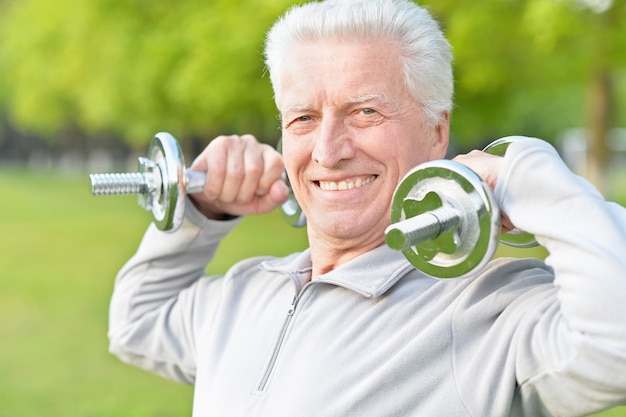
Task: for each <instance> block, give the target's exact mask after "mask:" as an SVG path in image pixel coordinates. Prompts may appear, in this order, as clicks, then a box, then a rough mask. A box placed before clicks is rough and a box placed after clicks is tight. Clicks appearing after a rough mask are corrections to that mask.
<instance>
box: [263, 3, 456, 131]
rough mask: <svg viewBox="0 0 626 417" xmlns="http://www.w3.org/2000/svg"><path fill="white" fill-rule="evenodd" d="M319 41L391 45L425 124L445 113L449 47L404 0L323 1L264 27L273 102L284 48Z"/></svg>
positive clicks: (426, 15) (449, 87)
mask: <svg viewBox="0 0 626 417" xmlns="http://www.w3.org/2000/svg"><path fill="white" fill-rule="evenodd" d="M320 39H331V40H333V39H334V40H339V39H343V40H345V39H363V40H377V39H385V40H391V41H392V42H396V43H397V45H398V46H399V49H400V51H401V52H400V54H401V56H400V59H401V63H402V67H403V69H404V79H405V83H406V86H407V88H408V89H409V91H410V93H411V95H412V96H413V98H415V99H416V100H417V101H418V102H419V103H420V105H421V106H422V111H423V113H424V119H425V121H426V124H427V125H429V126H431V127H434V126H437V125H438V124H439V123H440V122H441V121H442V118H443V117H444V113H446V112H447V113H449V112H450V111H451V109H452V96H453V90H454V86H453V84H454V82H453V76H452V52H451V47H450V44H449V42H448V41H447V39H446V38H445V36H444V35H443V32H442V30H441V29H440V27H439V25H438V23H437V22H436V21H435V20H434V19H433V17H432V16H431V15H430V13H429V12H428V11H427V10H426V9H424V8H422V7H420V6H418V5H416V4H415V3H412V2H410V1H408V0H326V1H322V2H312V3H307V4H304V5H302V6H294V7H292V8H291V9H289V10H288V11H287V12H286V13H285V14H284V15H283V16H282V17H281V18H280V19H279V20H278V21H277V22H276V23H275V24H274V26H273V27H272V28H271V29H270V31H269V32H268V34H267V39H266V43H265V64H266V66H267V69H268V71H269V74H270V80H271V82H272V86H273V88H274V94H275V99H276V101H277V102H278V101H279V100H280V97H279V94H280V79H281V70H282V63H283V62H284V61H285V59H287V56H288V53H289V51H290V49H291V48H294V47H296V46H297V45H298V44H301V43H304V42H307V41H316V40H320Z"/></svg>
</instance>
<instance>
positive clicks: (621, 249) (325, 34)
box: [109, 0, 626, 417]
mask: <svg viewBox="0 0 626 417" xmlns="http://www.w3.org/2000/svg"><path fill="white" fill-rule="evenodd" d="M450 61H451V54H450V48H449V45H448V43H447V41H446V40H445V38H444V37H443V34H442V33H441V30H440V29H439V27H438V25H437V24H436V23H435V22H434V20H433V19H432V18H431V16H430V15H429V14H428V13H427V12H426V11H425V10H424V9H422V8H420V7H418V6H416V5H415V4H413V3H411V2H408V1H405V0H354V1H345V0H344V1H341V0H337V1H325V2H320V3H309V4H305V5H303V6H300V7H295V8H293V9H291V10H290V11H288V12H287V14H286V15H285V16H284V17H283V18H282V19H280V20H279V21H278V22H277V23H276V24H275V26H274V27H273V28H272V29H271V31H270V32H269V34H268V38H267V44H266V62H267V66H268V68H269V71H270V75H271V81H272V84H273V87H274V92H275V99H276V105H277V107H278V109H279V111H280V115H281V123H282V135H283V157H281V156H280V155H279V154H278V153H276V152H275V151H274V150H273V149H272V148H270V147H269V146H267V145H264V144H260V143H258V142H257V141H256V140H255V139H254V137H252V136H249V135H244V136H223V137H218V138H216V139H215V140H213V141H212V142H211V143H210V144H209V145H208V146H207V148H206V150H205V151H204V152H203V153H202V154H201V155H200V156H199V157H198V158H197V159H196V160H195V162H194V163H193V165H192V168H193V169H194V170H200V171H206V172H207V183H206V187H205V189H204V192H203V193H199V194H194V195H192V196H191V197H190V198H191V200H192V202H193V205H192V204H190V205H189V208H188V210H187V213H186V219H185V222H184V224H183V226H182V227H181V228H180V229H179V230H178V231H176V232H175V233H171V234H167V233H162V232H159V231H158V230H157V229H156V228H154V227H150V228H149V229H148V231H147V232H146V235H145V237H144V240H143V242H142V244H141V246H140V247H139V249H138V252H137V253H136V255H135V256H134V257H133V258H132V259H131V260H130V261H129V262H128V263H127V264H126V265H125V266H124V268H123V269H122V270H121V271H120V273H119V275H118V277H117V281H116V287H115V290H114V294H113V300H112V304H111V317H110V318H111V322H110V332H109V336H110V340H111V351H112V352H114V353H115V354H116V355H118V356H119V357H120V358H121V359H122V360H124V361H127V362H129V363H132V364H135V365H137V366H140V367H143V368H145V369H147V370H150V371H153V372H156V373H158V374H161V375H163V376H165V377H168V378H171V379H174V380H177V381H181V382H186V383H194V384H195V398H194V408H193V410H194V416H220V417H225V416H229V417H230V416H253V415H254V416H272V417H276V416H465V415H466V416H506V415H514V416H522V415H527V416H538V415H559V416H575V415H584V414H586V413H591V412H594V411H597V410H601V409H603V408H607V407H610V406H612V405H615V404H619V403H621V402H623V401H624V400H625V398H626V322H625V321H624V319H623V318H624V317H625V316H626V302H625V301H624V297H625V295H626V277H625V276H624V274H625V271H626V256H625V255H624V254H625V253H626V251H625V249H626V213H625V210H624V209H623V208H622V207H620V206H618V205H616V204H612V203H607V202H605V201H604V200H603V198H602V197H601V196H600V194H599V193H598V192H597V191H596V190H594V189H593V188H592V187H591V186H590V185H589V184H588V183H586V182H585V181H584V180H582V179H580V178H578V177H576V176H574V175H573V174H572V173H570V172H569V171H568V170H567V168H566V167H565V166H564V164H563V163H562V161H561V160H560V159H559V158H558V156H557V154H556V152H555V151H554V149H553V148H551V147H550V146H549V145H547V144H546V143H545V142H542V141H539V140H536V139H523V140H519V141H516V142H515V143H513V144H512V145H510V146H509V149H508V151H507V154H506V156H505V157H503V158H502V157H496V156H490V155H485V154H483V153H481V152H473V153H470V154H468V155H465V156H460V157H457V160H458V161H459V162H461V163H464V164H466V165H468V166H470V167H471V168H472V169H474V170H475V171H476V172H477V173H479V175H481V176H482V177H483V179H484V180H485V181H486V182H487V183H488V184H489V185H490V186H491V187H492V188H493V189H494V191H495V196H496V199H497V201H498V203H499V205H500V207H501V209H502V211H503V213H504V214H505V217H506V219H507V221H510V222H511V224H512V225H515V226H517V227H520V228H522V229H524V230H527V231H528V232H531V233H533V234H535V235H536V237H537V239H538V240H539V242H540V243H542V244H543V245H544V246H545V247H546V248H547V249H548V250H549V252H550V257H549V258H548V259H547V261H546V263H544V262H541V261H538V260H532V259H525V260H513V259H499V260H495V261H492V262H491V263H490V264H489V265H488V267H487V268H486V269H484V270H483V271H480V272H477V273H476V274H474V275H472V276H470V277H469V278H465V279H450V280H438V279H434V278H431V277H428V276H425V275H424V274H422V273H421V272H419V271H418V270H416V269H415V268H413V267H412V266H411V264H409V263H408V261H407V260H406V259H404V257H403V256H402V255H401V254H400V253H398V252H395V251H393V250H391V249H389V248H388V247H387V246H386V245H385V244H384V230H385V228H386V227H387V226H388V225H389V221H390V220H389V212H390V201H391V198H392V194H393V192H394V190H395V188H396V186H397V185H398V183H399V181H400V179H401V178H402V177H403V176H404V174H406V173H407V171H408V170H410V169H411V168H412V167H414V166H415V165H417V164H419V163H421V162H424V161H427V160H432V159H439V158H443V157H444V155H445V152H446V148H447V144H448V128H449V117H450V110H451V106H452V104H451V97H452V74H451V65H450ZM283 169H286V171H287V173H288V176H289V178H290V180H291V184H292V186H293V191H294V193H295V195H296V197H297V200H298V201H299V203H300V204H301V206H302V209H303V211H304V213H305V214H306V216H307V219H308V237H309V246H310V247H309V249H307V250H306V251H304V252H302V253H295V254H293V255H291V256H287V257H285V258H280V259H278V258H272V257H266V258H254V259H248V260H243V261H242V262H240V263H238V264H236V265H235V266H233V267H232V268H231V269H230V270H229V271H228V272H227V274H226V275H225V276H212V277H206V276H205V267H206V265H207V263H209V262H210V261H211V259H212V257H213V256H214V254H215V251H216V248H217V246H218V245H219V242H220V240H221V239H222V238H223V237H224V236H225V235H226V234H227V233H228V232H229V231H230V230H232V228H233V227H235V225H236V224H237V222H238V218H240V217H241V216H245V215H252V214H261V213H267V212H269V211H271V210H273V209H275V208H276V207H278V206H279V205H280V204H281V203H283V202H284V201H285V200H286V198H287V194H288V190H287V189H286V186H285V184H284V183H283V181H282V180H281V179H280V178H281V173H282V171H283Z"/></svg>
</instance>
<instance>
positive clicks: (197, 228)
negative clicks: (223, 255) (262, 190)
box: [108, 204, 238, 383]
mask: <svg viewBox="0 0 626 417" xmlns="http://www.w3.org/2000/svg"><path fill="white" fill-rule="evenodd" d="M237 223H238V219H235V220H230V221H211V220H208V219H206V218H204V216H203V215H202V214H200V213H199V212H198V211H197V210H196V209H195V208H194V207H193V204H187V207H186V213H185V220H184V222H183V224H182V226H181V227H180V228H179V229H178V230H177V231H175V232H173V233H166V232H162V231H159V230H158V229H157V228H156V227H155V226H154V225H153V224H152V225H150V227H149V228H148V230H147V231H146V233H145V235H144V237H143V240H142V242H141V244H140V245H139V248H138V250H137V253H136V254H135V255H134V256H133V257H132V258H131V259H130V260H129V261H128V262H127V263H126V265H124V267H123V268H122V269H121V270H120V272H119V273H118V275H117V277H116V280H115V287H114V289H113V295H112V298H111V304H110V311H109V332H108V336H109V342H110V345H109V350H110V351H111V353H113V354H115V355H116V356H118V357H119V358H120V359H121V360H122V361H124V362H127V363H130V364H133V365H136V366H138V367H140V368H143V369H146V370H149V371H151V372H154V373H157V374H159V375H161V376H164V377H166V378H169V379H172V380H175V381H179V382H185V383H193V382H194V380H195V372H196V371H195V368H196V365H195V363H196V349H195V345H196V343H195V335H196V334H197V331H198V329H199V328H202V327H203V326H204V325H205V324H206V323H208V322H210V320H211V318H212V317H213V316H214V313H215V309H216V308H217V304H218V301H217V300H218V299H219V294H220V287H221V285H222V284H221V282H222V278H221V277H211V278H209V277H206V276H205V268H206V265H207V264H208V263H209V261H210V260H211V259H212V258H213V256H214V255H215V252H216V251H217V248H218V245H219V243H220V241H221V240H222V239H223V238H224V237H225V236H226V235H227V234H228V232H229V231H231V230H232V228H233V227H234V226H235V225H236V224H237ZM199 298H201V300H200V299H199Z"/></svg>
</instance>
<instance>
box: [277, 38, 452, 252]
mask: <svg viewBox="0 0 626 417" xmlns="http://www.w3.org/2000/svg"><path fill="white" fill-rule="evenodd" d="M283 68H284V69H283V73H282V78H281V86H280V91H279V94H278V96H277V97H279V102H278V107H279V110H280V112H281V116H282V134H283V139H282V140H283V156H284V159H285V166H286V169H287V172H288V174H289V178H290V180H291V184H292V186H293V190H294V193H295V195H296V198H297V200H298V202H299V203H300V205H301V207H302V209H303V211H304V213H305V214H306V216H307V221H308V229H309V230H308V231H309V235H310V236H312V237H313V238H314V239H315V238H319V239H323V240H324V241H325V242H336V243H337V244H339V245H345V246H346V247H354V246H355V245H356V246H362V247H368V248H372V247H375V246H378V245H380V244H381V243H382V242H383V241H384V230H385V228H386V227H387V226H388V224H389V209H390V201H391V198H392V196H393V192H394V190H395V188H396V186H397V184H398V182H399V181H400V180H401V179H402V177H403V176H404V175H405V174H406V173H407V171H408V170H410V169H411V168H413V167H414V166H416V165H417V164H419V163H421V162H424V161H427V160H430V159H437V158H443V157H444V155H445V150H446V147H447V140H448V137H447V136H448V126H447V120H446V123H444V124H442V126H439V127H438V128H436V129H427V128H426V127H424V123H423V117H422V111H421V109H420V106H419V103H418V102H417V101H416V100H414V99H413V98H412V97H411V95H410V94H409V92H408V91H407V89H406V86H405V83H404V79H403V73H402V68H401V64H400V60H399V55H398V49H397V47H395V46H394V45H393V44H391V43H388V42H383V41H380V42H345V43H342V42H329V41H320V42H310V43H305V44H301V45H299V46H298V47H297V48H294V49H293V50H292V51H291V53H290V54H289V55H288V56H287V58H286V60H285V62H284V63H283Z"/></svg>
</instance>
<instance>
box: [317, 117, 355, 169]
mask: <svg viewBox="0 0 626 417" xmlns="http://www.w3.org/2000/svg"><path fill="white" fill-rule="evenodd" d="M354 154H355V148H354V143H353V140H352V137H351V135H350V132H349V129H348V127H347V126H346V125H345V124H344V123H343V121H342V120H341V119H339V118H334V117H325V118H324V119H322V123H321V124H320V128H319V130H318V136H317V137H316V138H315V146H314V148H313V152H312V153H311V158H312V159H313V160H314V161H315V162H317V163H318V164H319V165H321V166H323V167H325V168H333V167H336V166H337V164H339V163H340V162H341V161H344V160H347V159H351V158H353V157H354Z"/></svg>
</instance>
